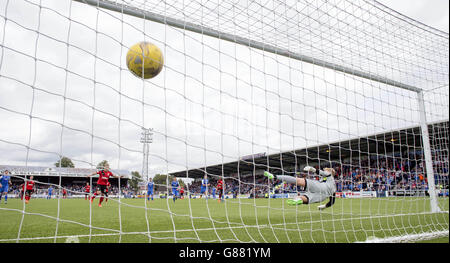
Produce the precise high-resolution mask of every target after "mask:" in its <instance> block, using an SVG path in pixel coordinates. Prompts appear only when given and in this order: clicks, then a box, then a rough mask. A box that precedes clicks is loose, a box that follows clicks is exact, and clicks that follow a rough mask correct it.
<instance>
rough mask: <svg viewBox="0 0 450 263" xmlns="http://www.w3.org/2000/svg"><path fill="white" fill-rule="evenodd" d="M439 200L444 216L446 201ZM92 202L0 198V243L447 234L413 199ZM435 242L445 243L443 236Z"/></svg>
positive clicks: (444, 222)
mask: <svg viewBox="0 0 450 263" xmlns="http://www.w3.org/2000/svg"><path fill="white" fill-rule="evenodd" d="M439 202H440V207H441V209H442V210H445V211H448V198H440V199H439ZM97 204H98V198H97V199H96V200H94V202H93V203H92V205H91V206H90V204H89V202H88V201H85V200H84V199H64V200H59V201H58V200H57V199H53V200H45V199H32V200H31V201H30V203H29V204H27V205H25V204H24V203H23V202H22V201H20V200H18V199H9V200H8V204H6V205H5V204H4V203H3V200H2V203H1V204H0V218H1V220H0V242H16V241H17V238H20V242H54V241H55V240H56V242H66V241H68V237H71V236H76V238H77V239H78V241H80V242H174V241H175V240H176V241H177V242H186V243H187V242H200V241H201V242H296V243H298V242H308V243H310V242H321V243H324V242H358V241H365V240H367V239H368V238H371V237H376V238H384V237H390V236H401V235H406V234H417V233H422V232H436V231H444V230H446V231H448V229H449V224H448V222H449V215H448V212H446V213H435V214H430V213H428V212H427V211H429V210H430V209H429V200H428V198H417V197H416V198H413V197H405V198H403V197H401V198H400V197H399V198H373V199H338V200H337V201H336V204H335V205H334V206H333V207H332V208H329V209H328V210H324V211H322V212H320V211H318V210H317V208H316V206H317V205H316V204H313V205H300V206H288V205H287V203H286V200H283V199H270V200H269V199H239V200H238V199H228V200H227V201H226V202H222V203H218V201H217V200H212V199H209V200H205V199H191V200H188V199H184V200H177V202H176V203H175V204H174V203H173V201H172V200H171V199H169V200H166V199H155V200H154V201H150V202H148V203H147V204H146V203H145V202H144V200H143V199H122V200H121V204H120V205H119V203H118V202H117V199H113V200H109V201H108V203H104V205H103V207H101V208H100V207H97ZM58 207H59V209H58ZM145 207H147V208H148V209H147V210H146V209H145ZM24 208H25V210H24V211H25V213H22V211H23V209H24ZM58 213H59V216H58ZM57 218H59V220H57ZM90 226H91V227H90ZM19 229H20V232H19ZM55 237H56V238H55ZM69 240H70V238H69ZM436 240H438V241H437V242H445V240H446V241H447V242H448V237H447V238H446V239H445V238H444V239H436ZM441 240H444V241H441Z"/></svg>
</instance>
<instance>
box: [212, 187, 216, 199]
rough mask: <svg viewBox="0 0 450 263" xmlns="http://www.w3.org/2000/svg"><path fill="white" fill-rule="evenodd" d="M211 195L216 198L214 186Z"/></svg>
mask: <svg viewBox="0 0 450 263" xmlns="http://www.w3.org/2000/svg"><path fill="white" fill-rule="evenodd" d="M212 196H213V199H216V188H215V187H213V189H212Z"/></svg>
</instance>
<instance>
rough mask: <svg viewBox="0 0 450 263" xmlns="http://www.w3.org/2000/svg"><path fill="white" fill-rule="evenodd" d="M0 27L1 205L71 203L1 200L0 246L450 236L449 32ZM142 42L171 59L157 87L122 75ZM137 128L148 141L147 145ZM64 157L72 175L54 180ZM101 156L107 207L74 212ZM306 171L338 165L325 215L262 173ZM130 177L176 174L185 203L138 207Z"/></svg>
mask: <svg viewBox="0 0 450 263" xmlns="http://www.w3.org/2000/svg"><path fill="white" fill-rule="evenodd" d="M0 18H1V19H0V28H2V30H0V41H1V42H0V47H1V49H0V52H1V53H0V87H1V88H0V119H1V120H2V123H3V124H4V125H2V128H1V129H0V149H1V151H0V152H1V153H0V154H1V156H0V160H1V163H0V165H1V166H0V170H5V169H9V170H12V171H13V172H14V174H13V176H12V185H11V186H10V189H12V190H10V192H9V194H10V196H11V197H12V196H15V194H16V195H17V196H18V194H19V190H20V189H19V185H20V184H21V183H23V182H24V179H26V180H29V176H30V175H35V177H37V186H38V189H37V191H36V192H35V193H34V197H39V196H40V195H39V194H42V196H45V195H46V193H47V188H48V187H49V186H50V185H52V186H53V187H54V188H55V189H57V190H58V191H59V190H60V189H63V188H64V189H68V190H69V197H70V198H69V199H67V200H65V199H64V198H63V197H62V195H59V194H58V195H57V200H46V199H37V200H33V199H32V200H31V201H30V204H25V203H24V201H22V200H20V199H17V200H16V199H10V200H11V201H10V202H9V204H8V205H9V206H1V207H0V214H3V215H4V216H5V217H10V218H11V220H9V221H8V222H15V223H13V225H12V226H11V225H7V223H0V229H1V230H5V229H11V230H10V231H9V230H8V231H0V232H2V234H0V241H2V242H22V241H39V240H44V241H55V242H61V241H63V242H64V241H65V240H66V238H68V237H72V236H76V238H78V239H79V240H80V241H81V242H128V241H131V242H161V241H162V242H184V241H186V242H187V241H189V242H191V241H195V242H227V241H228V242H229V241H231V242H356V241H365V240H372V241H373V240H379V238H381V240H394V241H396V240H399V241H404V240H405V239H406V240H408V237H412V238H411V240H419V239H420V238H423V237H425V238H428V237H436V236H442V235H448V166H449V163H448V119H449V111H448V107H449V105H448V100H449V96H448V95H449V94H448V79H449V75H448V71H449V63H448V61H449V48H448V46H449V45H448V44H449V37H448V34H447V33H444V32H441V31H439V30H436V29H434V28H431V27H429V26H426V25H423V24H421V23H419V22H417V21H414V20H412V19H410V18H408V17H405V16H403V15H401V14H399V13H396V12H395V11H393V10H391V9H389V8H387V7H385V6H383V5H381V4H379V3H378V2H376V1H362V0H361V1H342V0H341V1H337V0H336V1H174V2H169V1H168V2H164V1H144V0H137V1H98V2H97V1H83V0H80V1H69V0H66V1H60V0H58V1H57V0H54V1H51V0H46V1H38V0H18V1H11V0H9V1H2V2H1V3H0ZM193 31H194V32H193ZM140 41H149V42H152V43H154V44H155V45H157V46H158V47H159V48H160V49H161V50H162V53H163V55H164V60H165V64H164V68H163V70H162V72H161V73H160V74H159V75H158V76H157V77H155V78H153V79H150V80H143V79H140V78H137V77H135V76H134V75H132V74H131V73H130V71H129V70H128V68H127V65H126V60H125V56H126V53H127V51H128V49H129V48H130V47H131V46H132V45H134V44H135V43H137V42H140ZM422 90H423V93H422V92H418V91H422ZM422 94H423V98H424V109H423V108H421V104H420V96H422ZM423 111H424V112H425V113H426V114H425V117H426V120H424V119H423V118H422V119H421V112H423ZM424 121H426V123H424ZM421 124H425V125H428V132H429V137H430V138H429V144H430V147H429V148H430V149H428V148H427V147H426V146H425V147H424V144H423V141H422V138H423V133H422V130H421ZM422 127H423V126H422ZM143 128H144V129H148V128H152V129H153V130H152V132H153V140H152V143H151V144H150V145H149V147H148V148H146V146H144V148H143V147H142V143H141V142H140V141H139V137H140V134H141V131H142V129H143ZM147 149H148V157H144V160H145V161H144V162H143V161H142V160H143V159H142V158H143V155H144V154H146V152H147ZM427 150H429V152H430V153H431V156H429V157H431V161H432V163H430V164H431V165H432V167H433V171H427V168H426V156H428V155H427ZM62 157H69V158H70V159H71V160H72V162H73V163H74V165H75V167H76V168H74V169H68V170H64V168H54V166H55V165H54V163H55V162H57V161H59V160H60V159H61V158H62ZM103 160H108V162H109V164H110V166H111V169H112V171H114V172H115V173H117V174H125V175H126V176H128V177H127V178H124V179H120V180H112V185H113V186H112V187H113V188H112V193H111V196H110V198H109V199H110V200H111V201H112V202H111V201H109V204H108V207H103V208H107V209H103V210H99V209H97V206H96V205H97V201H95V202H93V203H90V202H83V201H84V200H83V197H84V189H83V187H82V185H84V183H85V182H88V181H89V180H87V179H86V178H85V177H84V176H86V175H87V174H88V173H89V172H92V171H95V168H96V167H97V164H98V163H99V162H101V161H103ZM147 160H148V165H149V166H148V168H147V167H142V166H143V165H142V164H143V163H144V166H146V163H147ZM306 165H310V166H316V167H317V168H324V167H327V166H332V167H334V168H335V169H336V171H337V175H336V178H335V179H336V185H337V191H338V193H337V195H338V199H337V201H336V204H335V205H334V206H332V207H331V208H328V209H327V210H324V211H319V210H317V208H316V207H317V206H316V205H315V204H311V205H302V206H289V205H288V204H287V203H286V202H285V201H286V199H289V198H292V197H295V196H297V195H298V194H302V193H303V191H304V190H305V189H301V188H297V187H294V186H289V185H286V186H285V185H283V184H282V183H280V182H274V183H272V182H270V183H269V182H268V180H267V179H266V178H265V177H263V175H262V173H263V172H264V171H270V172H272V173H273V174H277V175H281V174H283V175H294V176H295V174H296V172H300V171H302V169H303V167H304V166H306ZM49 167H53V169H55V170H54V174H53V175H51V174H49V171H48V170H46V169H47V168H49ZM76 169H78V170H76ZM83 169H86V170H83ZM124 170H125V171H124ZM428 170H429V169H428ZM129 171H144V175H145V174H146V173H147V171H148V174H149V175H150V176H151V177H153V176H155V175H167V174H171V175H175V176H177V177H178V178H183V179H184V180H185V181H184V184H185V186H184V188H185V196H186V198H185V199H183V200H176V201H172V199H171V193H172V191H171V190H170V184H171V179H170V178H169V177H164V178H163V180H161V181H157V182H155V185H156V189H155V200H153V202H150V201H146V198H145V197H144V196H141V195H140V194H142V193H143V192H146V189H145V187H143V188H142V189H139V188H136V187H134V186H133V185H134V179H137V177H138V176H137V175H136V174H132V175H131V174H130V172H129ZM205 174H206V175H207V176H208V178H209V180H210V182H211V186H210V188H209V190H212V188H213V186H214V187H215V186H216V184H217V180H218V179H219V178H221V177H224V179H225V185H226V188H225V189H226V191H225V192H226V197H227V198H228V199H226V201H225V202H221V203H219V202H218V201H217V200H214V199H212V198H211V199H205V198H202V199H199V198H198V197H199V193H200V191H201V187H200V181H199V180H200V179H201V178H203V176H204V175H205ZM429 176H433V177H434V181H435V182H434V184H435V189H436V194H437V195H438V197H437V199H436V200H435V201H433V200H431V199H432V198H430V197H429V196H428V188H429V186H430V185H429V184H430V183H431V182H429V180H430V179H429ZM155 178H157V177H156V176H155ZM145 179H147V178H145ZM89 182H93V183H95V180H94V179H93V180H92V181H89ZM142 185H144V184H142ZM94 186H95V184H94ZM94 186H93V187H94ZM433 189H434V186H433ZM55 191H56V190H55ZM57 193H59V192H57ZM91 194H92V191H91ZM165 194H168V195H169V196H168V197H166V196H165ZM131 196H134V197H136V198H129V197H131ZM160 196H161V197H165V198H159V197H160ZM269 196H270V197H277V198H265V197H269ZM74 197H80V198H74ZM188 197H190V198H188ZM194 197H196V198H195V199H194ZM349 197H352V198H349ZM95 200H97V199H95ZM430 200H431V201H430ZM13 201H17V202H16V203H13ZM53 201H55V202H53ZM52 202H53V203H52ZM433 202H434V204H436V205H437V206H438V207H439V211H440V212H439V213H434V212H435V211H433V213H432V212H431V211H432V209H431V208H430V207H432V206H433ZM14 205H16V206H14ZM105 206H106V205H105ZM77 209H79V211H80V212H79V213H74V212H73V211H76V210H77ZM33 222H39V223H38V225H39V226H42V225H47V226H48V228H42V229H41V230H39V231H37V230H36V229H35V228H36V226H35V225H33ZM417 235H418V236H419V238H417ZM374 238H375V239H374ZM383 238H392V239H383Z"/></svg>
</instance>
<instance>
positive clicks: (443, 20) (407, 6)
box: [377, 0, 449, 33]
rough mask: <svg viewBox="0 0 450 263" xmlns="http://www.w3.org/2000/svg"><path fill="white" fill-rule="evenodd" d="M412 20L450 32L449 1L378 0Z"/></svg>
mask: <svg viewBox="0 0 450 263" xmlns="http://www.w3.org/2000/svg"><path fill="white" fill-rule="evenodd" d="M377 1H378V2H380V3H382V4H383V5H385V6H387V7H389V8H392V9H394V10H395V11H397V12H399V13H401V14H404V15H406V16H408V17H410V18H412V19H415V20H417V21H419V22H421V23H424V24H426V25H428V26H431V27H434V28H436V29H439V30H441V31H444V32H447V33H448V32H449V31H448V21H449V16H448V12H449V11H448V10H449V1H448V0H377Z"/></svg>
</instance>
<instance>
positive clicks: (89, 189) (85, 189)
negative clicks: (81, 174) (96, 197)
mask: <svg viewBox="0 0 450 263" xmlns="http://www.w3.org/2000/svg"><path fill="white" fill-rule="evenodd" d="M90 192H91V186H90V185H89V183H86V186H85V187H84V200H87V197H88V195H89V193H90Z"/></svg>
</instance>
